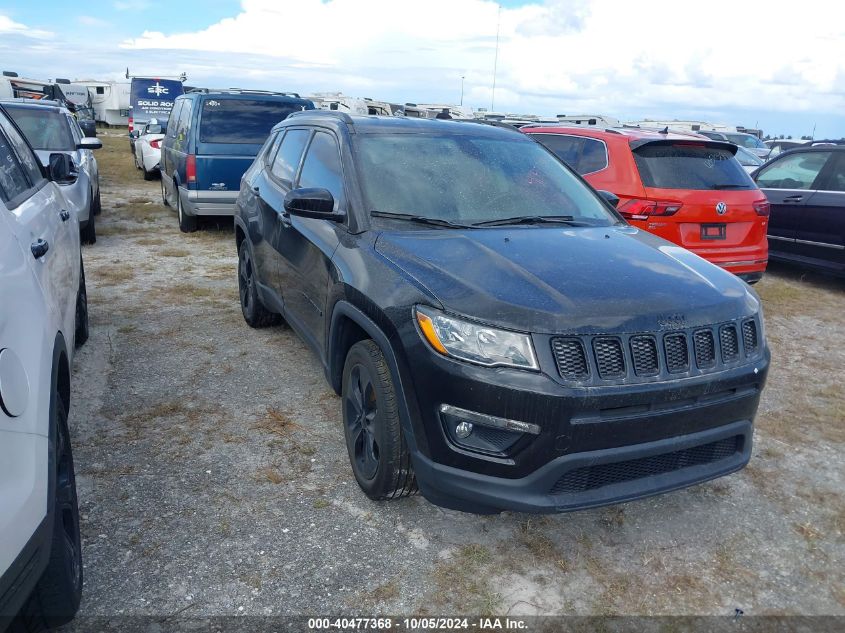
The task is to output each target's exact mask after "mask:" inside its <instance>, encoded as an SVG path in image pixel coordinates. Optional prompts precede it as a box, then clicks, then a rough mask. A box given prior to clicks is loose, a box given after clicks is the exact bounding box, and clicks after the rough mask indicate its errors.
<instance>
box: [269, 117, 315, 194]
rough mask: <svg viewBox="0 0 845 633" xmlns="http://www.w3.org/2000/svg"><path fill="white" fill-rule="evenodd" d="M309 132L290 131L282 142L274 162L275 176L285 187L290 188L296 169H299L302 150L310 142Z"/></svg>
mask: <svg viewBox="0 0 845 633" xmlns="http://www.w3.org/2000/svg"><path fill="white" fill-rule="evenodd" d="M308 134H309V132H308V130H289V131H288V133H287V134H285V138H284V139H283V140H282V144H281V146H280V147H279V153H278V154H276V158H275V160H273V169H272V172H273V175H274V176H275V177H276V178H278V179H279V180H281V181H282V182H283V183H284V184H285V185H287V186H290V184H291V182H293V176H294V174H296V168H297V167H299V159H300V158H301V157H302V150H304V149H305V143H306V141H308Z"/></svg>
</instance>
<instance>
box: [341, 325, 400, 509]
mask: <svg viewBox="0 0 845 633" xmlns="http://www.w3.org/2000/svg"><path fill="white" fill-rule="evenodd" d="M341 394H342V395H341V398H342V402H343V428H344V435H345V436H346V449H347V451H348V453H349V461H350V463H351V465H352V472H353V474H354V475H355V479H356V481H357V482H358V485H359V486H360V487H361V490H363V491H364V493H365V494H366V495H367V496H368V497H369V498H370V499H374V500H382V499H397V498H400V497H407V496H409V495H412V494H414V493H415V492H417V481H416V477H415V476H414V468H413V466H412V465H411V456H410V454H409V452H408V445H407V443H406V442H405V436H404V434H403V432H402V424H401V422H400V419H399V401H398V398H397V395H396V390H395V388H394V386H393V378H392V377H391V375H390V368H389V367H388V366H387V361H386V360H385V358H384V354H383V353H382V351H381V349H379V346H378V345H376V343H375V342H374V341H372V340H365V341H359V342H357V343H355V345H353V346H352V347H351V348H350V350H349V353H348V354H347V355H346V363H345V365H344V367H343V390H342V392H341Z"/></svg>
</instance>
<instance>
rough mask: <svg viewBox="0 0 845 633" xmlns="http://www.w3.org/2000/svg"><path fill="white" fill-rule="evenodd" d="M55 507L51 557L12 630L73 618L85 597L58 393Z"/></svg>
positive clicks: (30, 630)
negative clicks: (83, 596) (83, 595)
mask: <svg viewBox="0 0 845 633" xmlns="http://www.w3.org/2000/svg"><path fill="white" fill-rule="evenodd" d="M54 398H55V400H56V407H55V408H56V411H55V413H54V415H53V418H54V420H53V423H54V424H55V426H56V431H55V433H56V449H55V451H56V452H55V461H54V462H51V463H53V465H54V467H55V469H56V473H55V478H56V489H55V502H54V503H55V506H54V507H55V509H54V513H53V535H52V541H51V547H50V560H49V562H48V563H47V569H45V570H44V573H43V575H42V576H41V579H40V580H39V581H38V584H36V585H35V589H34V590H33V592H32V595H31V596H30V597H29V599H28V600H27V602H26V604H25V605H24V607H23V608H22V609H21V611H20V613H19V614H18V615H17V617H16V618H15V620H14V621H13V622H12V624H11V627H10V629H9V631H10V633H34V632H36V631H44V630H45V629H49V628H55V627H57V626H61V625H63V624H67V623H68V622H70V621H71V620H73V618H74V616H75V615H76V612H77V611H78V610H79V602H80V600H81V598H82V543H81V539H80V533H79V503H78V499H77V495H76V477H75V474H74V469H73V451H72V449H71V444H70V433H69V431H68V427H67V411H66V410H65V405H64V402H63V401H62V398H61V396H60V395H59V394H58V393H56V394H55V395H54Z"/></svg>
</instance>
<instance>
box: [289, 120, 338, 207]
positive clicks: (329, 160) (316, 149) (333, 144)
mask: <svg viewBox="0 0 845 633" xmlns="http://www.w3.org/2000/svg"><path fill="white" fill-rule="evenodd" d="M298 186H300V187H319V188H321V189H328V190H329V191H330V192H331V194H332V196H333V197H334V199H335V209H337V208H338V207H339V206H342V205H343V203H344V195H343V171H342V169H341V166H340V152H339V150H338V147H337V141H335V140H334V137H333V136H332V135H331V134H328V133H326V132H317V133H316V134H314V138H313V140H312V141H311V145H309V146H308V153H307V154H306V155H305V162H303V163H302V172H301V173H300V175H299V185H298Z"/></svg>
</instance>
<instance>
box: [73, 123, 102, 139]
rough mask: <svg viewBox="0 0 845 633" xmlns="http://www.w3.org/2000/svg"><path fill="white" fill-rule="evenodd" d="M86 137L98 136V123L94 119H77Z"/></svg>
mask: <svg viewBox="0 0 845 633" xmlns="http://www.w3.org/2000/svg"><path fill="white" fill-rule="evenodd" d="M77 123H79V127H80V129H81V130H82V133H83V134H84V135H85V137H86V138H97V123H96V122H95V121H94V120H93V119H83V120H81V121H77Z"/></svg>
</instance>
